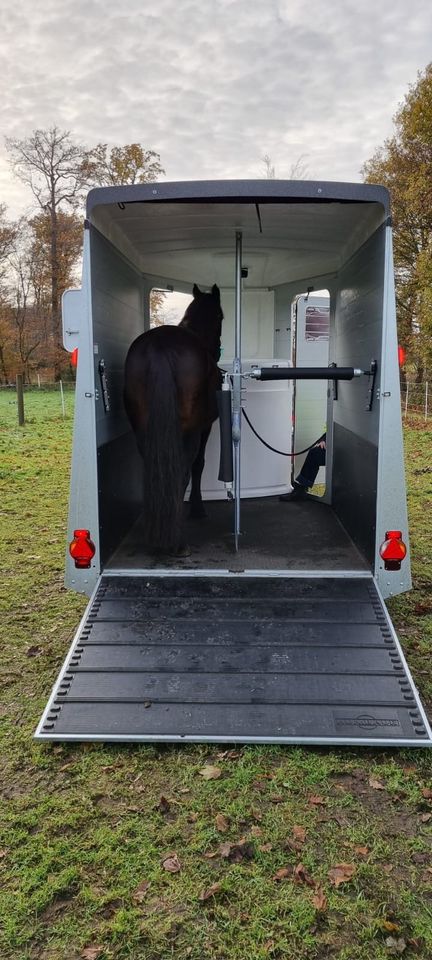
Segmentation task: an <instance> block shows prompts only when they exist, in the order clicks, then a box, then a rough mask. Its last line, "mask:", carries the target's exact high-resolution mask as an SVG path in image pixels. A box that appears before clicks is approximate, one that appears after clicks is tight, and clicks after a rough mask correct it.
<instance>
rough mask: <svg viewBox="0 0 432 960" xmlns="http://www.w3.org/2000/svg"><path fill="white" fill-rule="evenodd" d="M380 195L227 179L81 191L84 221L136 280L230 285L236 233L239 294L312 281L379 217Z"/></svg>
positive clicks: (366, 189) (358, 187) (354, 186)
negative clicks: (126, 262) (140, 276)
mask: <svg viewBox="0 0 432 960" xmlns="http://www.w3.org/2000/svg"><path fill="white" fill-rule="evenodd" d="M389 208H390V203H389V194H388V191H387V190H386V189H385V188H384V187H380V186H373V185H370V184H362V183H333V182H318V181H303V180H301V181H289V180H229V181H195V182H187V183H185V182H176V183H148V184H134V185H131V186H121V187H100V188H97V189H95V190H92V191H90V193H89V195H88V198H87V216H88V219H89V221H90V222H91V223H92V224H93V225H94V226H96V227H97V228H98V229H99V230H100V231H101V232H102V233H103V234H104V235H105V236H106V237H107V238H108V239H109V240H110V241H111V242H112V243H113V244H114V245H115V246H116V247H117V248H118V249H120V250H121V251H122V252H123V253H124V254H125V255H126V256H127V257H128V258H129V259H131V260H132V261H133V262H134V263H135V264H136V265H137V267H138V268H139V269H140V270H141V271H142V272H143V273H145V274H147V275H151V276H154V277H159V278H167V279H170V280H175V281H178V282H180V283H189V282H190V281H195V282H197V283H202V284H210V283H213V282H217V283H219V284H221V285H222V286H230V285H232V280H233V269H232V257H233V251H234V246H235V233H236V231H237V230H241V231H242V234H243V262H244V263H245V264H247V265H248V267H249V277H248V280H247V281H246V286H249V287H263V286H268V287H270V286H276V285H278V284H281V283H285V282H287V280H296V279H301V278H303V277H313V276H321V275H326V274H329V273H332V272H333V271H337V270H338V269H339V268H340V266H341V264H342V263H343V262H344V261H345V260H347V259H348V257H349V256H350V255H351V254H352V253H353V252H354V251H355V250H356V249H358V247H359V246H361V244H362V243H364V242H365V240H366V239H367V238H368V237H369V236H370V235H371V234H372V233H373V232H374V231H375V230H376V229H377V228H378V227H379V226H380V225H381V224H382V223H383V222H384V221H385V220H386V219H387V217H388V215H389Z"/></svg>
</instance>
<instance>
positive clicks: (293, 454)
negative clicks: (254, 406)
mask: <svg viewBox="0 0 432 960" xmlns="http://www.w3.org/2000/svg"><path fill="white" fill-rule="evenodd" d="M242 414H243V416H244V418H245V420H246V423H248V424H249V426H250V428H251V430H252V433H254V434H255V436H256V437H257V438H258V440H259V441H260V443H263V444H264V446H265V447H267V449H268V450H271V451H272V452H273V453H278V454H279V456H280V457H299V456H300V455H301V454H302V453H307V452H308V451H309V450H312V447H316V445H317V443H319V441H320V440H321V437H318V440H315V442H314V443H311V445H310V447H305V448H304V450H297V451H296V453H284V452H283V451H282V450H276V447H272V446H271V445H270V444H269V443H267V440H264V439H263V438H262V437H260V435H259V433H257V431H256V430H255V427H254V426H253V425H252V424H251V422H250V420H249V417H248V415H247V413H246V410H245V409H244V407H242ZM321 436H322V434H321Z"/></svg>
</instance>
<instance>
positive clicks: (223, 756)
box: [216, 750, 242, 760]
mask: <svg viewBox="0 0 432 960" xmlns="http://www.w3.org/2000/svg"><path fill="white" fill-rule="evenodd" d="M241 755H242V754H241V750H221V751H220V753H217V754H216V756H217V758H218V760H238V759H239V757H241Z"/></svg>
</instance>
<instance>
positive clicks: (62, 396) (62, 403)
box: [59, 380, 65, 417]
mask: <svg viewBox="0 0 432 960" xmlns="http://www.w3.org/2000/svg"><path fill="white" fill-rule="evenodd" d="M59 382H60V396H61V405H62V413H63V417H64V416H65V402H64V393H63V383H62V381H61V380H60V381H59Z"/></svg>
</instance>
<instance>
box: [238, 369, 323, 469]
mask: <svg viewBox="0 0 432 960" xmlns="http://www.w3.org/2000/svg"><path fill="white" fill-rule="evenodd" d="M219 369H220V371H221V373H228V371H227V370H223V369H222V367H219ZM230 380H231V386H232V377H230ZM241 412H242V414H243V416H244V418H245V420H246V423H248V424H249V426H250V428H251V430H252V433H254V434H255V436H256V438H257V440H259V441H260V443H262V444H263V445H264V447H267V450H271V451H272V453H277V454H278V455H279V456H280V457H300V456H301V455H302V453H308V452H309V450H312V447H316V446H317V444H318V443H319V442H320V440H321V437H322V434H321V436H320V437H318V439H317V440H315V441H314V443H311V445H310V446H309V447H305V448H304V450H297V451H296V452H295V453H284V451H283V450H276V447H272V446H271V445H270V443H267V440H264V438H263V437H260V435H259V433H257V431H256V430H255V427H254V426H253V424H252V423H251V422H250V420H249V417H248V415H247V413H246V410H245V409H244V407H242V408H241Z"/></svg>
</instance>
